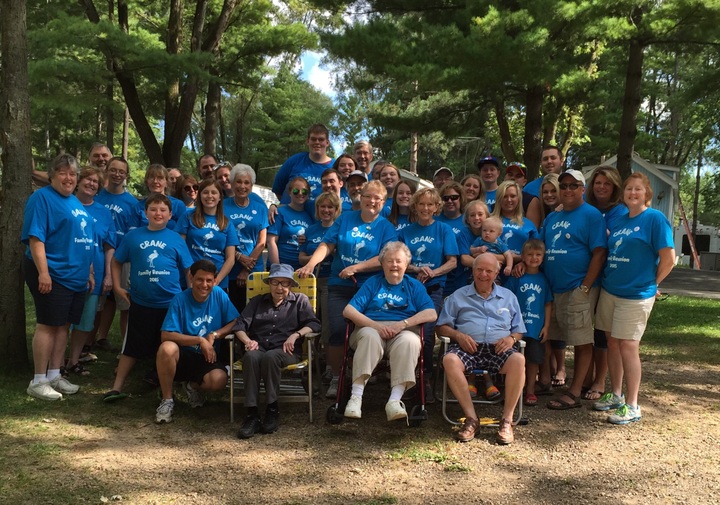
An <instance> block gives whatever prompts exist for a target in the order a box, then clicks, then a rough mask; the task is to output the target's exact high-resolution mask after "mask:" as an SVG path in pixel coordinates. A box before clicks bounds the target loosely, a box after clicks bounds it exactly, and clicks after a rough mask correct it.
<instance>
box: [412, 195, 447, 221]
mask: <svg viewBox="0 0 720 505" xmlns="http://www.w3.org/2000/svg"><path fill="white" fill-rule="evenodd" d="M424 196H428V197H430V199H431V200H432V201H433V203H434V204H435V207H436V209H435V214H434V215H435V216H437V215H439V214H440V211H441V210H442V199H441V198H440V193H438V192H437V189H435V188H422V189H418V190H417V191H416V192H415V194H414V195H413V196H412V198H411V199H410V214H411V215H412V216H417V211H416V210H415V206H416V205H417V204H418V202H419V201H420V199H421V198H423V197H424Z"/></svg>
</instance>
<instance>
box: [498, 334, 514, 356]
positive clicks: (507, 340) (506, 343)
mask: <svg viewBox="0 0 720 505" xmlns="http://www.w3.org/2000/svg"><path fill="white" fill-rule="evenodd" d="M513 345H515V339H514V338H512V336H510V335H508V336H507V337H503V338H501V339H500V340H498V341H497V342H495V354H502V353H504V352H505V351H508V350H510V349H512V346H513Z"/></svg>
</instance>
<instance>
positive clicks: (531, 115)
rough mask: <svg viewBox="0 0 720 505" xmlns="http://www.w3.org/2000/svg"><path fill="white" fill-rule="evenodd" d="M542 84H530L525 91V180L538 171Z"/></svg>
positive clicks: (533, 176)
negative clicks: (526, 171)
mask: <svg viewBox="0 0 720 505" xmlns="http://www.w3.org/2000/svg"><path fill="white" fill-rule="evenodd" d="M544 95H545V93H544V90H543V88H542V86H532V87H530V88H528V90H527V91H526V92H525V137H524V138H523V149H524V154H523V162H524V163H525V166H526V167H527V170H528V173H527V180H528V181H531V180H533V179H536V178H537V176H538V175H539V171H540V158H541V157H542V148H543V144H542V141H543V120H542V119H543V116H542V111H543V98H544Z"/></svg>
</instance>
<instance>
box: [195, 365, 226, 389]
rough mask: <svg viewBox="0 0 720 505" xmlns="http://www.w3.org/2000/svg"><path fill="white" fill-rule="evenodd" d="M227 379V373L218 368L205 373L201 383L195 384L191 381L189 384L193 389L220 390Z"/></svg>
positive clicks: (223, 387)
mask: <svg viewBox="0 0 720 505" xmlns="http://www.w3.org/2000/svg"><path fill="white" fill-rule="evenodd" d="M227 381H228V375H227V373H225V371H224V370H220V369H219V368H218V369H216V370H213V371H211V372H208V373H206V374H205V375H204V376H203V381H202V384H195V383H194V382H192V383H190V385H191V386H192V387H193V388H194V389H198V390H200V391H222V390H223V389H225V386H227Z"/></svg>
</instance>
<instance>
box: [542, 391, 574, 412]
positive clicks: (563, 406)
mask: <svg viewBox="0 0 720 505" xmlns="http://www.w3.org/2000/svg"><path fill="white" fill-rule="evenodd" d="M564 396H567V397H568V398H570V399H571V400H572V402H568V401H565V400H563V399H562V398H556V399H555V400H550V401H549V402H548V403H547V408H549V409H550V410H570V409H576V408H579V407H582V403H580V401H579V400H578V397H577V396H575V395H574V394H572V393H571V392H569V391H568V392H566V393H565V394H564Z"/></svg>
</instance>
